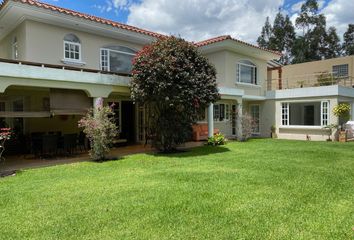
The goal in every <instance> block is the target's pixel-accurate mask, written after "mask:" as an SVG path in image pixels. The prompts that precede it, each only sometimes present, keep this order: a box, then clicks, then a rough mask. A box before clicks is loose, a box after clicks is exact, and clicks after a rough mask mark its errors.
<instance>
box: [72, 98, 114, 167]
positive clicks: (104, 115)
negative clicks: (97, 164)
mask: <svg viewBox="0 0 354 240" xmlns="http://www.w3.org/2000/svg"><path fill="white" fill-rule="evenodd" d="M101 102H102V101H101ZM79 127H81V128H83V129H84V130H83V131H84V133H85V134H86V136H87V138H88V139H89V141H90V146H91V150H90V156H91V158H92V159H94V160H96V161H103V160H105V159H106V154H107V153H108V152H109V150H110V147H111V145H112V144H113V141H114V139H115V138H116V137H117V135H118V129H117V126H116V125H115V123H114V112H113V111H112V108H111V107H108V106H102V105H100V106H96V108H95V109H91V110H90V111H89V112H88V113H87V114H86V116H85V117H83V118H82V119H81V120H80V121H79Z"/></svg>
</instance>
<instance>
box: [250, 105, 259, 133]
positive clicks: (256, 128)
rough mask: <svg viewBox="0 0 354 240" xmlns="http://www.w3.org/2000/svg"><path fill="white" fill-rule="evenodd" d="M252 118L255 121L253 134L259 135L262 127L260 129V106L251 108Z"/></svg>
mask: <svg viewBox="0 0 354 240" xmlns="http://www.w3.org/2000/svg"><path fill="white" fill-rule="evenodd" d="M250 112H251V117H252V121H253V124H252V125H253V126H252V133H253V134H259V133H260V127H259V105H251V107H250Z"/></svg>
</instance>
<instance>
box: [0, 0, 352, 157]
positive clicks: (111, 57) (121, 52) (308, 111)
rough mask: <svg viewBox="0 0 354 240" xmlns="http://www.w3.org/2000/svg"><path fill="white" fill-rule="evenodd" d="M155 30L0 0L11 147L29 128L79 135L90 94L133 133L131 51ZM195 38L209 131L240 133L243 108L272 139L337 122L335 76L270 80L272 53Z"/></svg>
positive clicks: (139, 113) (3, 96)
mask: <svg viewBox="0 0 354 240" xmlns="http://www.w3.org/2000/svg"><path fill="white" fill-rule="evenodd" d="M160 36H162V35H160V34H158V33H154V32H150V31H147V30H143V29H139V28H136V27H133V26H128V25H125V24H121V23H117V22H113V21H110V20H106V19H101V18H97V17H94V16H89V15H85V14H81V13H77V12H73V11H70V10H67V9H62V8H59V7H55V6H52V5H48V4H45V3H40V2H38V1H29V0H22V1H18V0H7V1H4V2H3V4H2V5H1V7H0V119H1V122H0V124H1V125H2V126H10V127H12V128H13V129H14V130H15V131H16V136H17V138H16V139H15V140H14V141H13V144H14V148H16V145H17V148H19V147H20V148H21V149H24V150H26V149H25V148H24V147H23V146H26V148H30V146H28V139H31V138H32V137H33V136H37V135H38V134H41V135H49V134H53V133H58V134H61V135H66V134H69V135H70V134H71V135H72V134H79V132H80V129H78V127H77V122H78V120H79V119H80V118H81V116H82V115H83V114H85V112H86V111H87V109H88V108H90V107H92V106H94V103H95V102H96V101H97V100H98V99H100V98H103V99H104V101H105V102H106V103H115V112H116V124H117V125H118V126H119V131H120V138H121V141H126V142H128V143H134V142H143V141H144V140H145V135H146V127H145V122H146V118H145V109H144V108H143V107H139V106H137V105H136V104H134V103H133V102H132V101H131V100H130V92H129V82H130V70H131V60H132V58H133V57H134V55H135V53H136V52H137V51H139V50H140V49H141V48H142V47H143V46H144V45H147V44H149V43H151V42H152V41H154V40H155V39H157V38H158V37H160ZM195 44H196V46H197V47H198V48H199V49H200V51H201V52H202V53H203V54H204V55H205V56H206V57H207V58H208V59H209V60H210V62H211V63H212V64H213V65H215V67H216V70H217V83H218V89H219V92H220V95H221V100H220V101H219V102H217V103H215V104H214V105H213V104H211V105H210V107H209V108H208V109H207V110H206V117H205V119H204V120H201V121H200V124H203V123H204V122H205V123H207V124H208V126H209V129H210V131H209V134H212V129H214V127H215V128H218V129H219V130H220V131H221V132H222V133H223V134H225V135H226V136H227V137H230V138H236V137H240V136H241V133H242V127H241V116H242V115H243V114H244V113H245V112H248V113H250V115H251V116H252V118H253V119H254V121H255V123H256V124H255V126H254V128H253V129H252V130H253V134H254V135H255V136H260V137H269V136H270V128H271V127H272V126H273V125H274V126H275V127H276V129H277V133H278V136H279V137H282V138H297V139H305V138H306V135H311V136H312V138H313V139H318V140H321V139H325V138H326V137H327V133H326V131H324V130H323V127H324V126H326V125H328V124H330V123H335V122H338V119H336V118H335V117H334V116H332V114H331V112H332V111H331V110H332V108H333V107H334V106H335V105H336V104H337V103H338V102H343V101H345V102H350V103H352V102H353V101H354V90H353V89H352V88H348V86H347V87H342V86H339V85H338V84H337V83H331V86H316V87H310V88H309V87H308V86H305V85H303V86H302V88H301V87H298V86H295V87H296V89H293V88H290V87H284V88H283V89H278V87H279V86H285V85H286V83H285V82H284V80H283V79H277V80H276V81H274V82H275V83H274V82H273V80H272V79H271V78H272V77H271V76H272V74H273V73H274V74H277V76H280V75H281V73H282V74H283V76H282V77H284V78H285V76H286V73H285V72H286V70H285V68H283V71H281V66H280V65H279V64H277V63H276V62H274V61H273V60H274V59H278V58H279V57H280V55H279V53H276V52H273V51H269V50H266V49H262V48H259V47H257V46H254V45H251V44H248V43H245V42H242V41H239V40H237V39H233V38H231V37H230V36H220V37H216V38H212V39H208V40H205V41H202V42H198V43H195ZM351 59H352V58H351ZM303 68H304V67H302V68H299V69H300V70H297V71H299V72H300V73H297V74H298V75H299V74H302V71H303V70H302V69H303ZM272 69H273V70H274V71H271V70H272ZM275 70H278V71H275ZM320 71H322V70H320ZM349 71H351V72H352V71H353V61H352V63H350V65H348V72H349ZM295 72H296V71H295ZM294 74H295V73H294ZM279 83H280V84H279ZM288 86H290V85H289V84H288Z"/></svg>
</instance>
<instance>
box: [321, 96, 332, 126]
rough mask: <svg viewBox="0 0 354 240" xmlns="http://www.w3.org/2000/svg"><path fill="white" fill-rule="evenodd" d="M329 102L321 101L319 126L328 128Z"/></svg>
mask: <svg viewBox="0 0 354 240" xmlns="http://www.w3.org/2000/svg"><path fill="white" fill-rule="evenodd" d="M325 105H326V106H325ZM329 111H330V108H329V101H321V126H322V127H325V126H328V125H329V123H330V119H329V118H330V114H329Z"/></svg>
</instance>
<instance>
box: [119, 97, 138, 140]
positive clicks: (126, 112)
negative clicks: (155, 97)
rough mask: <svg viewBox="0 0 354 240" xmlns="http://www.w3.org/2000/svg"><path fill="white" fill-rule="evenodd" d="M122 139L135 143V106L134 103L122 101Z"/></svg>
mask: <svg viewBox="0 0 354 240" xmlns="http://www.w3.org/2000/svg"><path fill="white" fill-rule="evenodd" d="M121 129H122V131H121V135H120V138H121V139H126V140H127V142H128V143H135V105H134V104H133V102H132V101H122V127H121Z"/></svg>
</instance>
